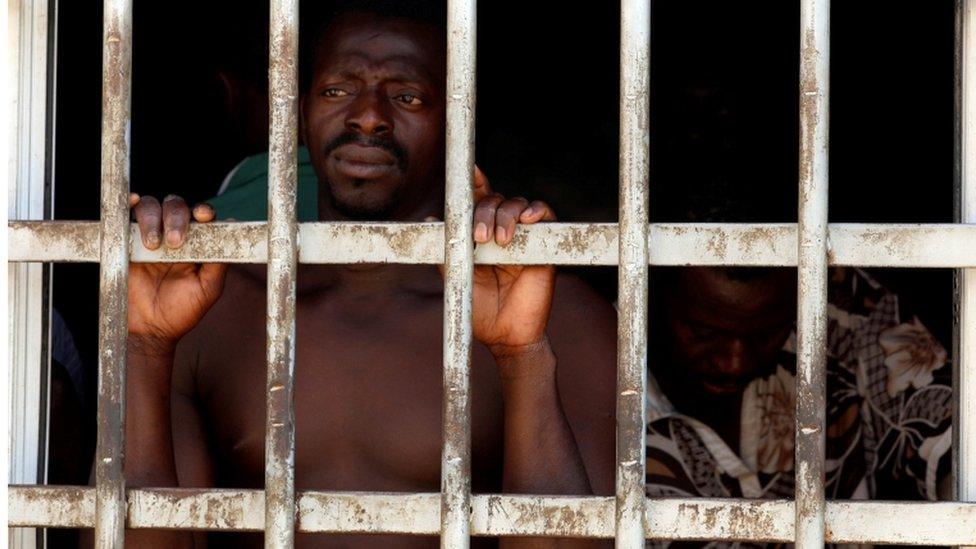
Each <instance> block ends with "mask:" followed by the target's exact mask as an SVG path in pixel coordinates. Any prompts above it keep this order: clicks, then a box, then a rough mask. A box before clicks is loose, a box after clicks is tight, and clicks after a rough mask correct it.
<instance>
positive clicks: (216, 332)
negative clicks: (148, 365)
mask: <svg viewBox="0 0 976 549" xmlns="http://www.w3.org/2000/svg"><path fill="white" fill-rule="evenodd" d="M264 272H265V271H264V269H263V266H262V265H231V266H230V268H228V269H227V277H226V279H225V280H224V289H223V292H222V293H221V295H220V298H219V299H217V301H216V302H215V303H214V305H213V307H211V308H210V310H209V311H207V314H205V315H204V316H203V318H202V319H200V322H199V323H198V324H197V325H196V326H195V327H194V328H193V329H192V330H190V332H189V333H187V334H186V335H185V336H184V337H183V339H182V340H181V341H180V348H181V349H182V352H181V354H182V355H183V356H193V357H199V356H200V355H201V354H202V353H205V352H206V351H208V350H212V349H214V348H220V347H222V346H226V345H227V343H228V341H233V340H234V338H235V337H238V336H241V335H242V334H249V333H251V332H253V331H254V330H255V329H257V328H262V329H263V327H264V325H265V319H266V317H267V315H266V312H265V309H266V307H267V305H266V303H267V301H266V297H265V294H266V290H265V286H266V283H265V281H264ZM228 338H231V339H228ZM238 341H240V340H239V339H238ZM178 358H179V357H178Z"/></svg>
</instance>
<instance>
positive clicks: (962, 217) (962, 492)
mask: <svg viewBox="0 0 976 549" xmlns="http://www.w3.org/2000/svg"><path fill="white" fill-rule="evenodd" d="M974 63H976V0H957V1H956V109H957V112H956V151H955V152H956V158H955V160H956V166H955V168H956V184H957V186H958V189H957V217H958V221H960V222H962V223H976V66H974ZM957 277H958V279H957V284H958V286H957V288H958V296H959V301H958V307H959V309H958V317H957V323H958V326H957V334H956V337H957V352H956V360H957V363H956V364H955V370H954V374H955V377H956V390H955V398H956V402H955V411H956V426H955V428H954V429H953V435H954V437H955V440H953V448H954V449H955V451H954V456H953V458H954V459H953V461H954V466H955V467H954V470H955V478H956V482H955V484H956V485H955V492H956V497H957V498H958V499H959V500H961V501H976V269H974V268H970V269H961V270H960V271H959V273H958V274H957Z"/></svg>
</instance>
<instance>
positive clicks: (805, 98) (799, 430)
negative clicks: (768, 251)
mask: <svg viewBox="0 0 976 549" xmlns="http://www.w3.org/2000/svg"><path fill="white" fill-rule="evenodd" d="M800 25H801V30H800V41H801V44H800V82H799V86H800V166H799V185H800V188H799V214H800V215H799V223H798V225H797V269H798V277H797V278H798V281H797V282H798V283H797V285H798V288H797V292H798V293H797V321H796V323H797V376H796V429H795V432H794V433H795V437H796V495H795V501H796V509H795V512H796V523H795V526H796V531H795V535H796V540H795V541H796V546H797V548H798V549H821V548H822V547H823V545H824V510H825V502H824V459H825V454H824V448H825V432H824V431H825V429H824V424H825V419H826V358H827V357H826V348H827V262H828V232H827V145H828V132H827V123H828V113H829V111H828V97H829V84H830V82H829V69H830V65H829V61H830V49H829V48H830V1H829V0H802V1H801V3H800Z"/></svg>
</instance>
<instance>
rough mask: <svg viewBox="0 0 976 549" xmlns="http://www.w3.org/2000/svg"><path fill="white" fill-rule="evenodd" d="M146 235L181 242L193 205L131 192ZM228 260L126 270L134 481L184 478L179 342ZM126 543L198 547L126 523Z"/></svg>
mask: <svg viewBox="0 0 976 549" xmlns="http://www.w3.org/2000/svg"><path fill="white" fill-rule="evenodd" d="M130 204H131V206H132V207H133V212H134V213H135V218H136V221H137V222H138V224H139V228H140V233H141V236H142V241H143V243H144V244H145V245H146V247H148V248H150V249H156V248H159V247H160V246H161V245H165V246H167V247H169V248H178V247H180V246H182V245H183V242H184V241H185V239H186V230H187V228H188V226H189V223H190V219H191V212H190V210H189V208H188V207H187V206H186V203H185V202H184V201H183V200H182V199H181V198H179V197H174V196H170V197H167V199H166V200H164V201H163V203H162V205H160V204H159V203H158V202H157V201H156V200H155V199H153V198H151V197H138V196H133V197H131V199H130ZM192 217H193V218H194V219H195V220H196V221H198V222H208V221H210V220H211V219H213V217H214V215H213V211H212V209H210V208H209V207H208V206H203V207H200V206H198V207H197V208H194V211H193V213H192ZM225 272H226V266H224V265H216V264H207V265H191V264H175V265H174V264H132V265H131V267H130V273H129V319H128V320H129V340H128V353H127V366H126V407H125V416H126V424H125V456H126V459H125V478H126V485H127V486H128V487H131V488H140V487H175V486H179V484H180V483H179V475H178V473H177V462H176V455H175V451H174V444H173V409H172V402H173V387H172V383H173V363H174V356H175V353H176V344H177V343H178V342H179V341H180V339H181V338H182V337H183V336H184V335H185V334H186V333H187V332H188V331H189V330H190V329H192V328H193V326H195V325H196V324H197V322H199V321H200V319H201V318H202V317H203V315H204V314H205V313H206V312H207V310H209V309H210V307H211V306H212V305H213V303H214V302H215V301H216V300H217V298H218V297H219V296H220V293H221V291H222V289H223V281H224V275H225ZM126 544H127V545H129V544H132V545H135V546H138V547H167V548H169V547H193V546H194V538H193V536H192V534H191V533H189V532H178V531H171V530H129V531H127V532H126Z"/></svg>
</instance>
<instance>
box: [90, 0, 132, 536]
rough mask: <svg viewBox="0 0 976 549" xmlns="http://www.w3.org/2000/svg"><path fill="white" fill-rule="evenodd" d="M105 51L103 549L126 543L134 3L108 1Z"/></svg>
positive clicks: (100, 412) (98, 512)
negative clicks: (125, 451) (125, 461)
mask: <svg viewBox="0 0 976 549" xmlns="http://www.w3.org/2000/svg"><path fill="white" fill-rule="evenodd" d="M103 27H104V28H103V39H104V43H103V45H102V158H101V163H102V168H101V223H100V225H99V231H98V242H99V248H98V249H99V254H98V257H99V285H98V292H99V305H98V404H97V412H96V420H95V422H96V426H97V434H96V448H95V547H96V548H98V549H109V548H111V547H121V546H122V544H123V543H124V538H125V478H124V476H123V455H124V454H123V449H124V448H125V441H124V419H123V418H124V412H125V353H126V340H127V338H128V328H127V323H126V318H127V314H126V309H127V306H128V301H127V296H128V282H129V238H128V234H126V229H127V228H128V224H129V204H128V198H129V153H130V151H129V126H130V124H131V112H130V107H131V96H132V2H131V0H105V2H104V4H103Z"/></svg>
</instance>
